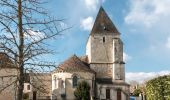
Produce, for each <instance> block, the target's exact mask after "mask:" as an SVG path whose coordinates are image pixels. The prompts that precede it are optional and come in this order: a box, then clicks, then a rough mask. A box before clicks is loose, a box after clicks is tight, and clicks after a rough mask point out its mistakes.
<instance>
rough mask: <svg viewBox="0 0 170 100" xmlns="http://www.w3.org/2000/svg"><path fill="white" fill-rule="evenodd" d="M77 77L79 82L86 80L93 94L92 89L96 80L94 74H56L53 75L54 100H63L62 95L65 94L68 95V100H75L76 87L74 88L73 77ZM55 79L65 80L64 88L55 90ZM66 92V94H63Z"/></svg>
mask: <svg viewBox="0 0 170 100" xmlns="http://www.w3.org/2000/svg"><path fill="white" fill-rule="evenodd" d="M74 75H76V76H77V77H78V82H80V81H82V80H85V81H86V82H88V83H89V85H90V87H91V92H92V91H93V89H92V87H93V86H92V81H93V78H94V74H93V73H89V72H74V73H71V72H70V73H68V72H56V73H53V74H52V81H53V82H52V83H53V84H52V91H53V96H52V97H53V99H55V98H57V99H59V100H61V99H62V98H61V94H65V95H66V99H67V100H74V99H75V96H74V91H75V89H76V88H75V87H73V82H72V78H73V76H74ZM54 77H57V78H58V79H62V80H63V85H65V86H64V88H60V87H58V88H55V87H54V86H55V85H54V84H55V83H54ZM57 85H58V84H57ZM63 91H64V92H63Z"/></svg>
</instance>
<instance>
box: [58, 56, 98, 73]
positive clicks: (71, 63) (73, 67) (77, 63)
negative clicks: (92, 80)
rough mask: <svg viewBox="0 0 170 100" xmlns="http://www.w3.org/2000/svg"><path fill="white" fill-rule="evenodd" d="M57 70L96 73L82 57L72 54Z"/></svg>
mask: <svg viewBox="0 0 170 100" xmlns="http://www.w3.org/2000/svg"><path fill="white" fill-rule="evenodd" d="M84 60H85V59H84ZM55 71H66V72H91V73H95V72H94V71H93V70H92V69H90V67H89V65H88V64H87V62H85V61H82V60H80V58H78V57H77V56H76V55H73V56H71V57H70V58H69V59H67V60H66V61H64V62H63V63H62V64H60V65H59V66H58V67H57V68H56V70H55Z"/></svg>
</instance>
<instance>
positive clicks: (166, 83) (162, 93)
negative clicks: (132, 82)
mask: <svg viewBox="0 0 170 100" xmlns="http://www.w3.org/2000/svg"><path fill="white" fill-rule="evenodd" d="M145 92H146V96H147V100H170V75H169V76H160V77H158V78H154V79H152V80H149V81H148V82H147V83H146V89H145Z"/></svg>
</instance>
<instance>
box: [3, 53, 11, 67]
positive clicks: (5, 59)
mask: <svg viewBox="0 0 170 100" xmlns="http://www.w3.org/2000/svg"><path fill="white" fill-rule="evenodd" d="M0 68H14V64H13V62H12V61H11V59H10V58H9V56H8V55H7V54H6V53H3V52H0Z"/></svg>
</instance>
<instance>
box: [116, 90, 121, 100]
mask: <svg viewBox="0 0 170 100" xmlns="http://www.w3.org/2000/svg"><path fill="white" fill-rule="evenodd" d="M117 100H122V98H121V90H117Z"/></svg>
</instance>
